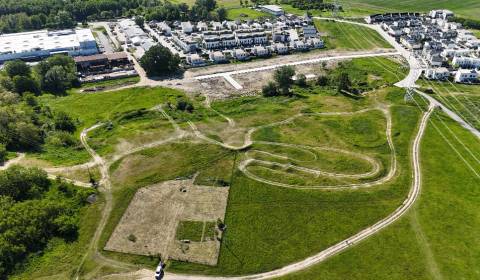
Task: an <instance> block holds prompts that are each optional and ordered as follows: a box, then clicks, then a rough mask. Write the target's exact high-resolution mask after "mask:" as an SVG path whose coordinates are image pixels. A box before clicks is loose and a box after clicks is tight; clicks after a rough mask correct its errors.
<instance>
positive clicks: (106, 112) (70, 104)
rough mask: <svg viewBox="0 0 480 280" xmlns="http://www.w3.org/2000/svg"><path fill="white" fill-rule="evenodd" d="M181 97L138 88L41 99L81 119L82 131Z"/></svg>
mask: <svg viewBox="0 0 480 280" xmlns="http://www.w3.org/2000/svg"><path fill="white" fill-rule="evenodd" d="M181 96H183V94H182V93H181V92H180V91H178V90H174V89H168V88H141V87H139V88H130V89H125V90H120V91H109V92H99V93H95V94H83V93H72V94H70V95H68V96H66V97H54V96H51V95H49V96H42V97H41V102H43V103H44V104H47V105H49V106H50V107H52V108H53V109H54V110H60V111H65V112H68V113H69V114H70V115H71V116H72V117H73V118H78V119H79V120H80V123H81V125H80V126H79V129H82V128H86V127H90V126H92V125H94V124H95V123H97V122H101V121H106V120H109V119H110V118H112V117H114V116H115V115H116V114H120V113H122V112H127V111H131V110H136V109H142V108H143V109H150V108H152V107H154V106H155V105H158V104H162V103H166V102H167V101H171V102H172V103H175V101H176V99H177V98H178V97H181Z"/></svg>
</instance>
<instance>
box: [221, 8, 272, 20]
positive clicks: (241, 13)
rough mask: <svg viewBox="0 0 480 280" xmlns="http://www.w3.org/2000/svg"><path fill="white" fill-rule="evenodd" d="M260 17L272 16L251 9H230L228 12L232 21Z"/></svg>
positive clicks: (228, 16)
mask: <svg viewBox="0 0 480 280" xmlns="http://www.w3.org/2000/svg"><path fill="white" fill-rule="evenodd" d="M259 17H271V15H270V14H267V13H264V12H261V11H257V10H254V9H250V8H229V9H228V10H227V18H228V19H230V20H236V19H256V18H259Z"/></svg>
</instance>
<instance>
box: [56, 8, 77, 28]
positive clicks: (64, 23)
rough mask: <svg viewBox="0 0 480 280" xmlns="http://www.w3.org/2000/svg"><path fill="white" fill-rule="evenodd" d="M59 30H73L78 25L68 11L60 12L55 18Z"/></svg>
mask: <svg viewBox="0 0 480 280" xmlns="http://www.w3.org/2000/svg"><path fill="white" fill-rule="evenodd" d="M55 24H56V27H57V28H73V27H75V25H77V23H76V22H75V21H74V20H73V18H72V15H71V14H70V13H69V12H67V11H59V12H58V13H57V15H56V17H55Z"/></svg>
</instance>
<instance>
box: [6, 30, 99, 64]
mask: <svg viewBox="0 0 480 280" xmlns="http://www.w3.org/2000/svg"><path fill="white" fill-rule="evenodd" d="M97 53H98V48H97V43H96V42H95V38H94V37H93V34H92V31H91V30H90V29H66V30H57V31H48V30H39V31H32V32H22V33H13V34H3V35H0V63H3V62H5V61H8V60H14V59H22V60H27V61H35V60H41V59H43V58H45V57H48V56H51V55H54V54H66V55H70V56H79V55H92V54H97Z"/></svg>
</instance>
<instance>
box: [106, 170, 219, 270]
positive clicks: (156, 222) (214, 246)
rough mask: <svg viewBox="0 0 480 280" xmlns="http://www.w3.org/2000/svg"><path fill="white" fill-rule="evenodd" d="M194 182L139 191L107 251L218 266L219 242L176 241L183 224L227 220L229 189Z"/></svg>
mask: <svg viewBox="0 0 480 280" xmlns="http://www.w3.org/2000/svg"><path fill="white" fill-rule="evenodd" d="M193 180H194V179H190V180H173V181H166V182H163V183H160V184H157V185H153V186H149V187H146V188H142V189H140V190H138V191H137V193H136V194H135V197H134V198H133V200H132V202H131V203H130V205H129V207H128V209H127V211H126V212H125V213H124V215H123V217H122V219H121V221H120V223H119V224H118V225H117V227H116V228H115V230H114V232H113V234H112V236H111V237H110V239H109V241H108V243H107V245H106V246H105V249H106V250H110V251H116V252H123V253H131V254H138V255H154V256H156V255H159V254H160V255H161V256H163V257H164V258H167V257H168V258H170V259H176V260H184V261H189V262H196V263H202V264H208V265H216V263H217V259H218V253H219V251H220V242H219V241H218V240H204V241H202V242H190V243H188V244H183V243H182V242H180V241H178V240H176V239H175V233H176V229H177V226H178V224H179V222H180V221H204V222H205V221H209V222H216V221H217V219H221V220H223V219H224V216H225V210H226V206H227V197H228V188H220V187H208V186H196V185H193ZM129 236H130V239H129ZM132 236H135V239H136V240H135V241H132Z"/></svg>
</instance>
